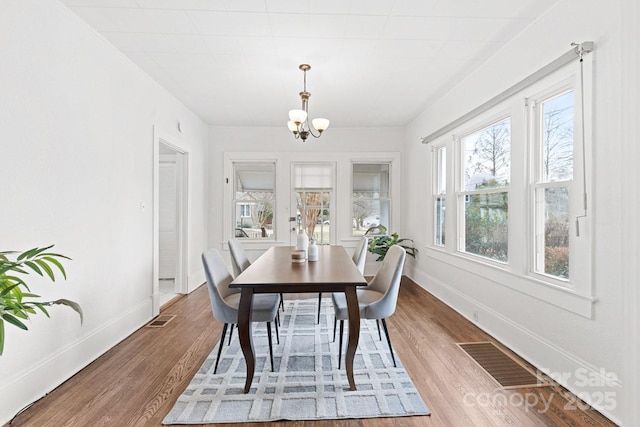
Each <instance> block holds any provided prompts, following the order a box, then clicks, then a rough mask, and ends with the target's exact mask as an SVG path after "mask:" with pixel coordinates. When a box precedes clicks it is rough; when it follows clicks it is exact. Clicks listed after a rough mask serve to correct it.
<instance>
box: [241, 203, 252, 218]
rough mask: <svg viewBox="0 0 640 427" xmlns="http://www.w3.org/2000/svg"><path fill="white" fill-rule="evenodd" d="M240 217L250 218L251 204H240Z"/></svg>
mask: <svg viewBox="0 0 640 427" xmlns="http://www.w3.org/2000/svg"><path fill="white" fill-rule="evenodd" d="M240 218H251V205H248V204H241V205H240Z"/></svg>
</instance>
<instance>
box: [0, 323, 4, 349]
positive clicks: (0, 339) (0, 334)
mask: <svg viewBox="0 0 640 427" xmlns="http://www.w3.org/2000/svg"><path fill="white" fill-rule="evenodd" d="M3 351H4V320H2V319H1V318H0V356H2V352H3Z"/></svg>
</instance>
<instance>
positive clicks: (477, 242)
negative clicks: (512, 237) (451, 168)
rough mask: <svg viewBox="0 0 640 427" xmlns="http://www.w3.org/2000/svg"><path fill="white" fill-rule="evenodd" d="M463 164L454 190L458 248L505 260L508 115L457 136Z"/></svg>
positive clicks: (508, 148) (506, 253)
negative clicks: (470, 132) (457, 210)
mask: <svg viewBox="0 0 640 427" xmlns="http://www.w3.org/2000/svg"><path fill="white" fill-rule="evenodd" d="M459 145H460V154H461V155H462V156H463V158H462V159H460V162H461V164H462V165H463V169H462V171H461V172H462V174H463V176H462V179H461V188H460V189H459V191H458V206H459V218H458V223H459V226H460V227H459V235H460V240H459V248H458V249H459V250H460V251H463V252H467V253H470V254H474V255H479V256H482V257H486V258H490V259H493V260H496V261H501V262H507V261H508V215H507V214H508V210H509V209H508V207H509V193H508V189H509V181H510V164H511V119H510V118H506V119H503V120H501V121H499V122H497V123H493V124H491V125H489V126H487V127H484V128H482V129H480V130H479V131H476V132H474V133H472V134H469V135H466V136H464V137H462V138H460V139H459Z"/></svg>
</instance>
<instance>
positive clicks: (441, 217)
mask: <svg viewBox="0 0 640 427" xmlns="http://www.w3.org/2000/svg"><path fill="white" fill-rule="evenodd" d="M434 153H435V156H434V165H433V170H434V189H433V190H434V191H433V193H434V194H433V206H434V208H435V210H434V215H433V218H434V220H435V224H434V231H435V233H434V242H433V243H434V244H435V245H436V246H444V245H445V217H446V215H445V214H446V207H447V203H446V201H447V147H446V146H439V147H436V148H435V149H434Z"/></svg>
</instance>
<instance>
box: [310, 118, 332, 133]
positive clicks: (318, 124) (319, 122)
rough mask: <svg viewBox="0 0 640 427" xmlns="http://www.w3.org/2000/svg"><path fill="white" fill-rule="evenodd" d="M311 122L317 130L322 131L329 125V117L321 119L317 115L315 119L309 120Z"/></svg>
mask: <svg viewBox="0 0 640 427" xmlns="http://www.w3.org/2000/svg"><path fill="white" fill-rule="evenodd" d="M311 123H313V127H314V128H316V129H317V130H318V131H319V132H323V131H325V130H326V129H327V128H328V127H329V119H321V118H320V117H318V118H317V119H313V120H311Z"/></svg>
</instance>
